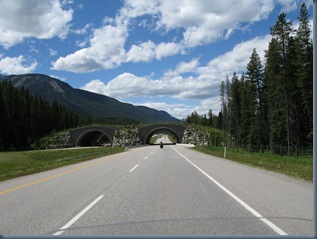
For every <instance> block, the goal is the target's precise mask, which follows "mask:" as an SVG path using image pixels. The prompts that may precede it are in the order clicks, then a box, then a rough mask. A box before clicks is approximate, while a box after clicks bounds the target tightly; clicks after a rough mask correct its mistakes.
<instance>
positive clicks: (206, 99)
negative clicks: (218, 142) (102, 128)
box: [0, 0, 313, 119]
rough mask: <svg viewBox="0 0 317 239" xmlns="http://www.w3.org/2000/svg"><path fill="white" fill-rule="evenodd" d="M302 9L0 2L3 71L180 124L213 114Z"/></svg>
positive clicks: (183, 0) (264, 3)
mask: <svg viewBox="0 0 317 239" xmlns="http://www.w3.org/2000/svg"><path fill="white" fill-rule="evenodd" d="M302 2H303V1H296V0H239V1H237V0H221V1H219V0H127V1H120V0H89V1H88V0H78V1H76V0H74V1H73V0H51V1H46V0H10V1H7V0H0V32H1V35H2V36H1V37H0V74H3V75H10V74H26V73H41V74H46V75H49V76H52V77H55V78H58V79H60V80H63V81H65V82H66V83H68V84H70V85H71V86H72V87H73V88H77V89H84V90H87V91H91V92H95V93H99V94H104V95H107V96H110V97H113V98H115V99H118V100H120V101H122V102H127V103H132V104H134V105H145V106H149V107H151V108H155V109H158V110H165V111H167V112H168V113H170V114H171V115H172V116H174V117H177V118H179V119H182V118H185V117H186V116H187V115H189V114H191V113H192V112H193V111H194V110H195V111H196V112H197V113H199V114H206V113H207V112H208V110H209V109H212V111H213V113H214V114H216V115H217V114H218V112H219V110H220V102H219V85H220V82H221V81H222V80H225V78H226V76H228V77H229V78H231V77H232V74H233V72H237V73H238V74H241V73H242V72H244V71H245V70H246V65H247V63H248V61H249V57H250V56H251V53H252V50H253V49H254V48H255V49H256V50H257V52H258V53H259V55H260V57H261V59H262V64H263V65H264V64H265V62H264V60H265V59H264V50H266V49H267V45H268V42H269V41H270V34H269V33H270V27H272V26H273V25H274V24H275V23H276V20H277V17H278V15H279V14H280V13H281V12H284V13H285V14H286V16H287V18H288V19H289V20H291V21H292V22H293V26H294V27H295V28H296V27H297V26H298V22H297V17H298V16H299V8H300V5H301V3H302ZM304 2H305V3H306V5H307V7H308V12H309V14H310V17H311V19H312V16H313V12H312V11H313V10H312V0H310V1H304ZM311 24H312V20H311ZM311 29H312V28H311Z"/></svg>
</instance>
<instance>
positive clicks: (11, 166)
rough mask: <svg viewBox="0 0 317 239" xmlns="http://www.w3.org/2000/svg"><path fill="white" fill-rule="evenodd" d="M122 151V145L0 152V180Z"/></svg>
mask: <svg viewBox="0 0 317 239" xmlns="http://www.w3.org/2000/svg"><path fill="white" fill-rule="evenodd" d="M123 151H124V147H94V148H78V149H68V150H34V151H21V152H0V182H1V181H4V180H8V179H12V178H16V177H20V176H25V175H28V174H33V173H38V172H42V171H47V170H50V169H54V168H58V167H62V166H65V165H70V164H74V163H79V162H82V161H86V160H90V159H94V158H98V157H103V156H106V155H110V154H115V153H120V152H123Z"/></svg>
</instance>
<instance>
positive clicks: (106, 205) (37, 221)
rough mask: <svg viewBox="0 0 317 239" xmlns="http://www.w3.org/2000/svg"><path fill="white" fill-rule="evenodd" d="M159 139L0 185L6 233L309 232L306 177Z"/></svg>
mask: <svg viewBox="0 0 317 239" xmlns="http://www.w3.org/2000/svg"><path fill="white" fill-rule="evenodd" d="M189 147H190V146H188V145H172V146H171V145H165V146H164V148H163V149H160V148H159V146H158V145H156V146H148V147H140V148H133V149H129V150H128V151H126V152H123V153H120V154H116V155H111V156H107V157H103V158H98V159H94V160H90V161H86V162H83V163H79V164H75V165H71V166H66V167H62V168H59V169H55V170H50V171H47V172H43V173H38V174H34V175H30V176H25V177H21V178H17V179H13V180H8V181H5V182H2V183H0V208H1V213H0V234H1V235H5V236H6V235H7V236H32V235H37V236H40V235H46V236H47V235H48V236H53V235H54V237H55V236H56V237H58V236H62V237H64V236H87V235H88V236H114V235H115V236H230V235H235V236H245V235H249V236H278V235H292V236H294V235H297V236H298V235H300V236H305V235H306V236H307V235H309V236H312V235H314V233H315V232H314V208H313V197H314V194H313V185H312V183H308V182H303V181H301V180H295V179H292V178H290V177H287V176H283V175H280V174H275V173H271V172H268V171H264V170H260V169H255V168H252V167H248V166H243V165H240V164H238V163H235V162H231V161H227V160H225V159H221V158H217V157H212V156H209V155H205V154H202V153H199V152H196V151H194V150H191V149H190V148H189Z"/></svg>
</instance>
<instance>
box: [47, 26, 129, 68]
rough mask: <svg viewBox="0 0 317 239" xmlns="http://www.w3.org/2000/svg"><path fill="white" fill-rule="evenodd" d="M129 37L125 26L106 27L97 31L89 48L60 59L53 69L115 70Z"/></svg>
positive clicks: (120, 60) (94, 32)
mask: <svg viewBox="0 0 317 239" xmlns="http://www.w3.org/2000/svg"><path fill="white" fill-rule="evenodd" d="M127 35H128V33H127V28H126V26H125V25H124V24H118V25H106V26H104V27H102V28H98V29H95V30H94V31H93V37H92V38H91V39H90V46H89V47H86V48H82V49H80V50H78V51H76V52H74V53H72V54H70V55H67V56H65V57H60V58H59V59H57V61H55V62H54V63H53V65H52V69H53V70H67V71H72V72H76V73H79V72H92V71H96V70H101V69H111V68H114V67H115V66H117V65H120V63H121V62H122V59H121V58H123V57H124V52H125V51H124V43H125V41H126V38H127Z"/></svg>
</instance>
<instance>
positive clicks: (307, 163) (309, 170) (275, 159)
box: [194, 146, 313, 182]
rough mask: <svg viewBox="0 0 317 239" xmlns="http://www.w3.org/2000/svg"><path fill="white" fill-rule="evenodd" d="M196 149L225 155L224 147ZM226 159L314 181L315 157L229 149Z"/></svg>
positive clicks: (220, 155) (218, 155)
mask: <svg viewBox="0 0 317 239" xmlns="http://www.w3.org/2000/svg"><path fill="white" fill-rule="evenodd" d="M194 149H195V150H197V151H200V152H204V153H207V154H211V155H214V156H217V157H221V158H223V157H224V148H223V147H204V148H202V147H197V146H196V147H194ZM226 159H228V160H232V161H235V162H238V163H242V164H246V165H249V166H252V167H258V168H262V169H266V170H270V171H274V172H278V173H282V174H285V175H288V176H292V177H295V178H300V179H304V180H307V181H311V182H312V181H313V157H312V156H305V157H298V158H296V157H287V156H283V157H281V156H278V155H274V154H272V153H268V152H265V153H250V152H247V151H235V150H227V153H226Z"/></svg>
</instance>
